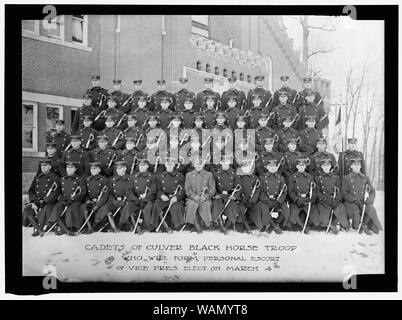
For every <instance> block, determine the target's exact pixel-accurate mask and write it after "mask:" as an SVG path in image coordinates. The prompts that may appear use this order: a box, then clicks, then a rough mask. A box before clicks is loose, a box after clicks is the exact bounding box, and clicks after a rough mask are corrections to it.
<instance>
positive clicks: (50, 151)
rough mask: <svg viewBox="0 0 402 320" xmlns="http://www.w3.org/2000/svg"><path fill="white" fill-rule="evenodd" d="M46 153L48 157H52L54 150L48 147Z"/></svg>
mask: <svg viewBox="0 0 402 320" xmlns="http://www.w3.org/2000/svg"><path fill="white" fill-rule="evenodd" d="M46 151H47V154H48V155H49V156H53V155H54V154H55V153H56V148H53V147H48V148H46Z"/></svg>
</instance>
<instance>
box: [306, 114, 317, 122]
mask: <svg viewBox="0 0 402 320" xmlns="http://www.w3.org/2000/svg"><path fill="white" fill-rule="evenodd" d="M306 121H315V115H307V116H306Z"/></svg>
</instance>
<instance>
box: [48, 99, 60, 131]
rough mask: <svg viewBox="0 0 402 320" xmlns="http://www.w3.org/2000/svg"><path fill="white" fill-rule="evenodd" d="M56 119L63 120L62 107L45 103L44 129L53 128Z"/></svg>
mask: <svg viewBox="0 0 402 320" xmlns="http://www.w3.org/2000/svg"><path fill="white" fill-rule="evenodd" d="M56 120H63V107H62V106H54V105H47V106H46V131H49V130H50V129H52V128H54V127H55V125H56Z"/></svg>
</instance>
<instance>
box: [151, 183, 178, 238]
mask: <svg viewBox="0 0 402 320" xmlns="http://www.w3.org/2000/svg"><path fill="white" fill-rule="evenodd" d="M180 189H182V186H181V185H178V186H177V187H176V190H175V191H174V193H173V195H172V196H171V198H170V199H172V198H173V197H175V196H176V194H177V192H179V190H180ZM172 204H173V203H172V202H170V203H169V206H168V208H167V210H166V212H165V215H164V216H163V217H162V221H161V222H160V223H159V225H158V227H157V228H156V232H159V229H160V227H161V226H162V223H163V222H164V221H165V219H166V216H167V214H168V213H169V210H170V207H171V206H172Z"/></svg>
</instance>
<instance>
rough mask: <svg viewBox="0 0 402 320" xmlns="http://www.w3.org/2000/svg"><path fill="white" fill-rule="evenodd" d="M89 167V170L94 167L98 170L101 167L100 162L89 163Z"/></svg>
mask: <svg viewBox="0 0 402 320" xmlns="http://www.w3.org/2000/svg"><path fill="white" fill-rule="evenodd" d="M89 166H90V167H91V168H96V167H98V168H100V167H101V163H100V162H90V163H89Z"/></svg>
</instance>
